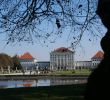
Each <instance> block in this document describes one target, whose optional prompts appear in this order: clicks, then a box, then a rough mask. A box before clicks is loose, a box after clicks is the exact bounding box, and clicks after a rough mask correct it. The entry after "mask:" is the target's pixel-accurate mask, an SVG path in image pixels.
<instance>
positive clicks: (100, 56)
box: [74, 51, 104, 69]
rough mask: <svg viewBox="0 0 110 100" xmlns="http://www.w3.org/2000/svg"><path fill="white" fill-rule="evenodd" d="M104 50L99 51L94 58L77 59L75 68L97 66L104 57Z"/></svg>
mask: <svg viewBox="0 0 110 100" xmlns="http://www.w3.org/2000/svg"><path fill="white" fill-rule="evenodd" d="M103 55H104V54H103V52H102V51H98V52H97V53H96V54H95V55H94V56H93V57H92V58H91V61H75V62H74V65H75V69H91V68H96V67H97V65H98V64H99V63H100V61H101V60H102V59H103Z"/></svg>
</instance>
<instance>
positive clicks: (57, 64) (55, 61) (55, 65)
mask: <svg viewBox="0 0 110 100" xmlns="http://www.w3.org/2000/svg"><path fill="white" fill-rule="evenodd" d="M69 69H74V52H73V51H71V50H69V49H68V48H65V47H61V48H58V49H56V50H54V51H52V52H51V53H50V70H69Z"/></svg>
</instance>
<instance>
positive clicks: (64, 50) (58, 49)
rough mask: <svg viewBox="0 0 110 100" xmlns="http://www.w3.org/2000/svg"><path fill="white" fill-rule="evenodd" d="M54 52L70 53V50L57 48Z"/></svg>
mask: <svg viewBox="0 0 110 100" xmlns="http://www.w3.org/2000/svg"><path fill="white" fill-rule="evenodd" d="M54 51H55V52H72V51H71V50H69V49H68V48H65V47H60V48H57V49H56V50H54Z"/></svg>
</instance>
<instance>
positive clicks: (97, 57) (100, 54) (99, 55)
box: [91, 51, 104, 59]
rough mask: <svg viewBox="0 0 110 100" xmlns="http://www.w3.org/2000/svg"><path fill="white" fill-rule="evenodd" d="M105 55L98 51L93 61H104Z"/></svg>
mask: <svg viewBox="0 0 110 100" xmlns="http://www.w3.org/2000/svg"><path fill="white" fill-rule="evenodd" d="M103 56H104V53H103V52H102V51H98V52H97V53H96V54H95V55H94V56H93V57H92V58H91V59H103Z"/></svg>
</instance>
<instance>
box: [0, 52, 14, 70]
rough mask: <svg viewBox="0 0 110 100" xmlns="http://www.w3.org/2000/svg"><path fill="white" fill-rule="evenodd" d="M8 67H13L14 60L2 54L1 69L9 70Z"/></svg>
mask: <svg viewBox="0 0 110 100" xmlns="http://www.w3.org/2000/svg"><path fill="white" fill-rule="evenodd" d="M8 66H10V67H13V66H14V65H13V60H12V59H11V57H10V56H8V55H7V54H3V53H2V54H0V67H3V68H5V69H7V68H8Z"/></svg>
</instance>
